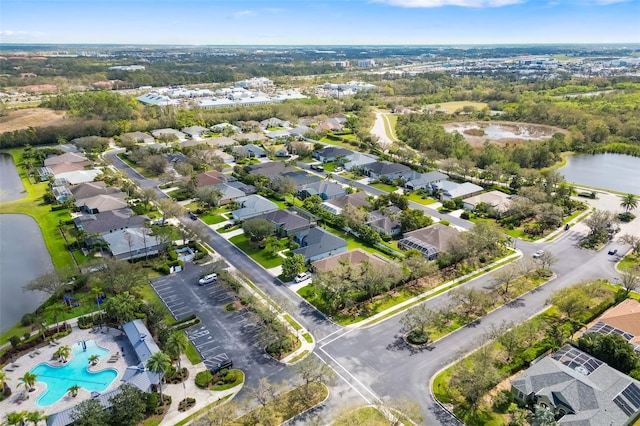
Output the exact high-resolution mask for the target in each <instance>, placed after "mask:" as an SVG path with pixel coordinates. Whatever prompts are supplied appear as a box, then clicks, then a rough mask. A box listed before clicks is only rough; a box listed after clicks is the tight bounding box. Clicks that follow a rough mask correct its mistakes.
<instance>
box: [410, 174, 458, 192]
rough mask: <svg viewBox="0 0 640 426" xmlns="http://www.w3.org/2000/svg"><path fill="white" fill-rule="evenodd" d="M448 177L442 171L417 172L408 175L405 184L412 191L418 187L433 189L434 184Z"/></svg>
mask: <svg viewBox="0 0 640 426" xmlns="http://www.w3.org/2000/svg"><path fill="white" fill-rule="evenodd" d="M448 178H449V176H447V175H445V174H444V173H440V172H429V173H417V172H415V173H414V174H412V175H411V176H407V182H406V183H405V184H404V186H405V188H407V189H408V190H410V191H416V190H418V189H424V190H428V191H431V189H432V187H433V185H435V184H437V183H439V182H442V181H444V180H446V179H448Z"/></svg>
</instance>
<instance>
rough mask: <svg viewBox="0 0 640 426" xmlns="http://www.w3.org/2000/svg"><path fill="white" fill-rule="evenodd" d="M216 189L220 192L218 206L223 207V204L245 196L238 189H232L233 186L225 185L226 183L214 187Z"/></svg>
mask: <svg viewBox="0 0 640 426" xmlns="http://www.w3.org/2000/svg"><path fill="white" fill-rule="evenodd" d="M214 186H215V188H216V189H218V190H219V191H220V192H221V196H220V201H219V204H220V205H221V206H224V205H225V204H229V203H233V202H234V201H235V200H237V199H238V198H242V197H244V196H246V195H247V194H245V193H244V192H243V191H242V190H240V189H238V188H234V187H233V186H230V185H227V184H226V183H220V184H218V185H214Z"/></svg>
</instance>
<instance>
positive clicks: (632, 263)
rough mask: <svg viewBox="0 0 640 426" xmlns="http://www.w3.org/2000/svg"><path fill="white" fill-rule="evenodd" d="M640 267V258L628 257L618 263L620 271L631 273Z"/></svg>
mask: <svg viewBox="0 0 640 426" xmlns="http://www.w3.org/2000/svg"><path fill="white" fill-rule="evenodd" d="M639 267H640V256H633V255H631V254H629V255H627V256H625V257H624V259H622V260H621V261H620V263H618V270H620V271H622V272H630V271H631V270H632V269H633V268H639Z"/></svg>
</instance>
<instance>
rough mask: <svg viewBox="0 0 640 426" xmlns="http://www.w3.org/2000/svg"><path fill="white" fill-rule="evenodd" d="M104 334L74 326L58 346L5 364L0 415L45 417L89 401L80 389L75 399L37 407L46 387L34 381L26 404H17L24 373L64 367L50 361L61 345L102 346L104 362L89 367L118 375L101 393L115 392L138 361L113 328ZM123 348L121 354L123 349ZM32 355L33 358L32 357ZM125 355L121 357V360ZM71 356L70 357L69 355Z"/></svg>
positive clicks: (41, 349)
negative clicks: (5, 388) (16, 413)
mask: <svg viewBox="0 0 640 426" xmlns="http://www.w3.org/2000/svg"><path fill="white" fill-rule="evenodd" d="M103 331H104V332H100V331H98V332H96V333H93V332H91V329H87V330H81V329H79V328H78V327H77V326H74V327H73V331H72V332H71V334H69V335H68V336H65V337H62V338H60V339H58V343H59V344H58V345H56V346H51V345H49V346H45V347H43V348H40V349H38V351H39V352H40V353H39V354H37V353H36V352H35V351H33V352H31V353H30V354H27V355H23V356H22V357H20V358H18V359H17V360H14V362H13V363H11V364H8V365H7V366H6V367H5V368H4V371H5V372H6V373H7V377H8V379H9V380H8V381H7V383H6V384H7V385H8V386H9V387H11V391H12V392H11V396H10V397H9V398H7V399H5V400H4V401H2V402H0V412H2V413H11V412H14V411H43V412H44V413H45V415H49V414H53V413H56V412H58V411H61V410H64V409H65V408H69V407H72V406H74V405H76V404H78V403H80V402H82V401H84V400H85V399H89V398H90V397H91V394H90V392H89V391H87V390H85V389H83V388H80V390H79V391H78V395H77V396H76V397H75V398H74V397H72V396H70V395H69V394H68V393H67V394H65V396H63V397H62V398H60V399H59V400H58V402H55V403H53V404H51V405H49V406H47V407H40V406H38V405H37V404H36V401H37V399H38V398H39V397H40V395H42V394H43V393H44V391H45V390H46V388H47V385H46V384H45V383H43V382H40V381H36V384H35V386H34V388H35V390H34V391H33V392H24V394H25V395H26V396H27V399H26V400H20V395H21V394H22V393H23V391H24V388H22V387H21V386H20V378H21V377H22V376H23V375H24V373H26V372H28V371H31V370H32V369H33V368H34V367H35V366H36V365H38V364H42V363H47V364H49V365H51V366H63V365H64V364H62V363H61V362H59V361H57V360H54V359H53V353H54V352H55V351H56V350H57V349H58V348H59V347H60V346H62V345H68V346H70V347H72V346H73V345H77V344H78V342H79V341H81V340H94V341H95V342H96V344H97V345H98V346H101V347H103V348H105V349H107V350H108V351H109V353H108V354H107V355H106V357H105V358H103V359H100V361H98V364H97V365H96V366H95V367H90V368H89V370H90V371H94V372H95V371H100V370H104V369H115V370H117V371H118V375H117V376H116V378H115V379H114V381H113V382H112V383H111V385H109V387H108V388H107V389H105V390H104V391H103V392H108V391H110V390H112V389H115V388H117V387H118V386H120V385H121V384H122V382H121V379H122V375H123V374H124V371H125V370H126V368H127V367H128V366H130V365H134V364H135V362H134V361H137V358H136V356H135V354H134V353H133V349H132V348H131V345H130V344H129V342H128V341H126V340H120V339H116V337H118V336H120V335H123V333H122V332H121V331H119V330H116V329H114V328H106V327H105V328H104V329H103ZM122 348H124V352H123V349H122ZM117 353H120V356H118V357H117V360H115V362H108V361H109V359H110V358H111V357H112V356H114V355H116V354H117ZM31 355H33V357H31ZM123 355H124V356H123ZM72 356H73V355H72ZM10 370H12V371H10Z"/></svg>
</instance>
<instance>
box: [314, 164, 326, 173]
mask: <svg viewBox="0 0 640 426" xmlns="http://www.w3.org/2000/svg"><path fill="white" fill-rule="evenodd" d="M311 170H316V171H319V172H324V167H323V166H321V165H319V164H312V165H311Z"/></svg>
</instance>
